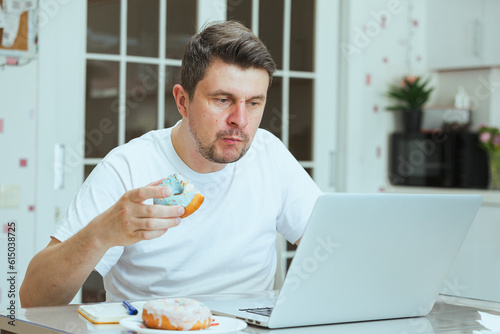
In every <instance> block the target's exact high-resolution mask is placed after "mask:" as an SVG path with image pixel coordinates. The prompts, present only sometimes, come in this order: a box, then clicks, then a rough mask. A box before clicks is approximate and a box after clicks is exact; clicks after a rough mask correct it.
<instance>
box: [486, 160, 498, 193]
mask: <svg viewBox="0 0 500 334" xmlns="http://www.w3.org/2000/svg"><path fill="white" fill-rule="evenodd" d="M488 156H489V160H490V185H489V188H490V189H492V190H500V152H489V154H488Z"/></svg>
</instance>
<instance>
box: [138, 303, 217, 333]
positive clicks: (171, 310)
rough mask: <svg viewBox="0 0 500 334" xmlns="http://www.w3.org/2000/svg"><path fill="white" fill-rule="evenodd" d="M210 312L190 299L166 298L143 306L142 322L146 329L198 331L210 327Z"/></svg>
mask: <svg viewBox="0 0 500 334" xmlns="http://www.w3.org/2000/svg"><path fill="white" fill-rule="evenodd" d="M211 318H212V312H210V309H209V308H208V307H207V306H205V305H204V304H202V303H200V302H199V301H197V300H194V299H191V298H166V299H159V300H152V301H149V302H147V303H146V304H144V306H143V310H142V321H143V322H144V325H146V327H148V328H156V329H167V330H179V331H185V330H198V329H205V328H208V327H210V325H211V321H212V319H211Z"/></svg>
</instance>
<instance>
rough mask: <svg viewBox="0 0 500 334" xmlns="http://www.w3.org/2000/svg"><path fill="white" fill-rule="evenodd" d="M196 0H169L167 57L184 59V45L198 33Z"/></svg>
mask: <svg viewBox="0 0 500 334" xmlns="http://www.w3.org/2000/svg"><path fill="white" fill-rule="evenodd" d="M196 11H197V6H196V0H168V1H167V51H166V56H167V58H173V59H182V56H183V54H184V45H186V43H187V41H188V40H189V38H190V37H191V36H192V35H194V34H195V33H196V16H197V13H196Z"/></svg>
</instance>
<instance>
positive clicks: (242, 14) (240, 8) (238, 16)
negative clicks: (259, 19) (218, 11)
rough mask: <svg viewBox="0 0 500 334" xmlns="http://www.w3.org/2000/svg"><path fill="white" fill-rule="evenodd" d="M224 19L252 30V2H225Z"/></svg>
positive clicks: (234, 0) (236, 0) (242, 0)
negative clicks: (237, 22)
mask: <svg viewBox="0 0 500 334" xmlns="http://www.w3.org/2000/svg"><path fill="white" fill-rule="evenodd" d="M226 17H227V19H228V20H236V21H239V22H241V23H243V24H244V25H245V26H246V27H248V28H249V29H252V0H227V5H226Z"/></svg>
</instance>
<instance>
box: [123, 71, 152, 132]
mask: <svg viewBox="0 0 500 334" xmlns="http://www.w3.org/2000/svg"><path fill="white" fill-rule="evenodd" d="M157 78H158V66H157V65H151V64H135V63H129V64H127V92H126V94H127V95H126V96H127V97H126V99H127V100H126V110H127V111H126V115H127V117H126V127H125V140H126V141H127V142H128V141H129V140H131V139H133V138H136V137H139V136H142V135H143V134H145V133H146V132H148V131H150V130H153V129H156V128H157V122H158V80H157Z"/></svg>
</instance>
